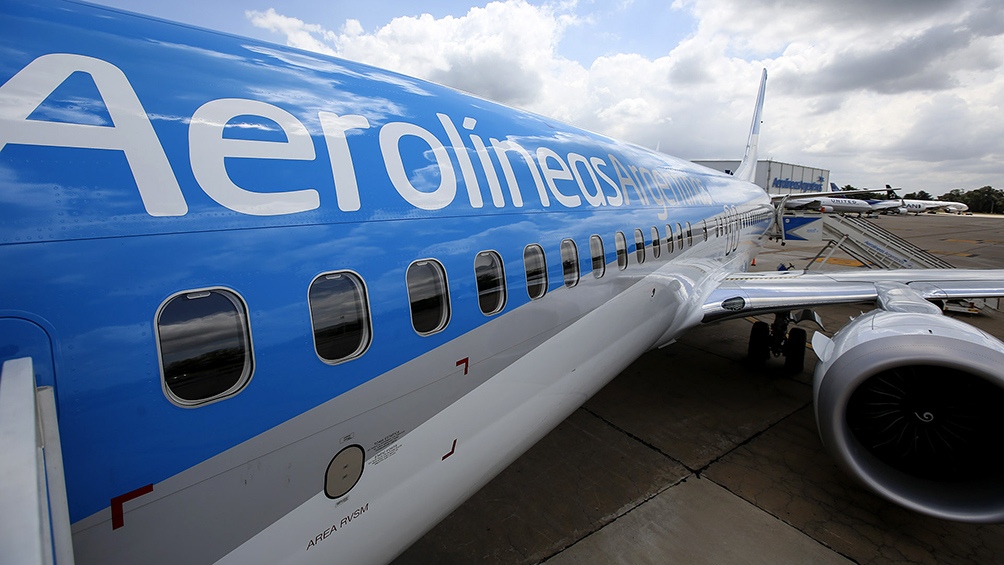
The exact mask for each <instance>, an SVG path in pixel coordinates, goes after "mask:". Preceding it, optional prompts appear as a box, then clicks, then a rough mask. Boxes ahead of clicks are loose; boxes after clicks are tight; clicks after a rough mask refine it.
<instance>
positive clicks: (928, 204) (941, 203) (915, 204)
mask: <svg viewBox="0 0 1004 565" xmlns="http://www.w3.org/2000/svg"><path fill="white" fill-rule="evenodd" d="M885 188H886V194H887V195H888V197H889V200H886V202H894V201H898V202H899V206H898V207H897V208H896V209H895V211H896V212H897V213H899V214H911V213H912V214H915V215H916V214H922V213H924V212H932V213H933V212H937V211H938V210H944V211H946V212H951V213H952V214H962V213H963V212H966V211H967V210H969V206H968V205H967V204H964V203H962V202H951V201H947V200H911V199H905V198H900V197H899V195H897V194H896V190H895V189H893V187H892V186H890V185H888V184H887V185H885Z"/></svg>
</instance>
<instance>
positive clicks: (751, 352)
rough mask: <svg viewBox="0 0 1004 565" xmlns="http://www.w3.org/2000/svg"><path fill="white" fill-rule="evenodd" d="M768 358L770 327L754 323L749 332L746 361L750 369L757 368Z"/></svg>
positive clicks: (763, 323)
mask: <svg viewBox="0 0 1004 565" xmlns="http://www.w3.org/2000/svg"><path fill="white" fill-rule="evenodd" d="M769 357H770V325H769V324H768V323H767V322H754V323H753V328H752V329H751V330H750V343H749V347H748V348H747V350H746V361H747V363H748V364H749V365H750V366H751V367H759V366H761V365H763V362H764V361H766V360H767V359H768V358H769Z"/></svg>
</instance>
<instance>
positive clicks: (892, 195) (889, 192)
mask: <svg viewBox="0 0 1004 565" xmlns="http://www.w3.org/2000/svg"><path fill="white" fill-rule="evenodd" d="M885 197H886V198H888V199H890V200H893V199H895V200H899V195H898V194H896V189H895V188H893V187H891V186H889V185H888V184H887V185H885Z"/></svg>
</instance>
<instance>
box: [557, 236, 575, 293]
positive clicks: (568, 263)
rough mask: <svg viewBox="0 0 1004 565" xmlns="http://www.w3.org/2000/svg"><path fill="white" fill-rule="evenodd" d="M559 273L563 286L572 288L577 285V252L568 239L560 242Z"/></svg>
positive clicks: (573, 244)
mask: <svg viewBox="0 0 1004 565" xmlns="http://www.w3.org/2000/svg"><path fill="white" fill-rule="evenodd" d="M561 272H562V274H563V275H564V277H565V286H567V287H568V288H572V287H573V286H575V285H577V284H579V250H578V249H577V248H576V247H575V242H574V241H572V240H570V239H563V240H561Z"/></svg>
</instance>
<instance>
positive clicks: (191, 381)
mask: <svg viewBox="0 0 1004 565" xmlns="http://www.w3.org/2000/svg"><path fill="white" fill-rule="evenodd" d="M761 219H764V218H761V217H759V215H758V216H757V217H756V218H754V217H749V218H747V217H745V216H744V217H743V220H742V221H743V223H744V224H745V222H747V221H748V222H750V223H752V222H753V221H754V220H761ZM684 225H685V226H686V227H684ZM714 229H715V234H716V235H722V234H723V233H724V231H725V230H726V229H728V228H727V227H726V226H724V225H723V224H722V223H721V222H718V221H715V228H714ZM649 231H650V236H651V242H652V243H651V246H650V249H651V253H652V257H653V258H655V259H658V258H659V257H660V256H661V254H662V246H663V242H665V245H666V251H667V252H668V253H673V252H674V251H676V250H683V249H685V248H686V247H689V246H691V245H693V243H694V234H693V231H694V230H693V228H692V226H691V224H690V222H686V223H685V224H680V223H677V224H676V229H675V230H674V229H673V227H672V226H671V225H669V224H666V232H665V233H666V237H665V239H663V238H662V237H661V235H660V233H659V229H658V228H657V227H655V226H653V227H651V228H650V230H649ZM703 234H704V240H705V241H706V240H707V239H708V225H707V222H704V223H703ZM634 244H635V261H636V262H637V263H639V264H641V263H644V262H645V259H646V248H647V247H649V246H646V244H645V232H644V231H643V230H642V229H636V230H634ZM614 247H615V249H616V260H617V268H618V269H619V270H624V269H627V267H628V257H629V254H628V247H627V238H626V236H625V235H624V233H623V232H619V231H618V232H616V233H615V234H614ZM559 254H560V258H561V272H562V277H563V281H564V284H565V286H566V287H568V288H571V287H574V286H576V285H577V284H578V283H579V277H580V273H579V252H578V248H577V246H576V244H575V241H573V240H572V239H563V240H562V241H561V244H560V246H559ZM589 254H590V260H591V267H592V273H593V277H595V278H601V277H603V276H604V274H605V273H606V268H607V264H606V253H605V251H604V245H603V238H601V237H600V236H599V235H592V236H590V237H589ZM523 268H524V271H525V274H526V291H527V295H528V296H529V297H530V299H531V300H537V299H540V298H542V297H543V296H544V295H545V294H547V290H548V278H547V258H546V257H545V255H544V249H543V248H542V247H541V246H540V245H538V244H536V243H533V244H530V245H527V246H526V248H525V249H524V250H523ZM474 276H475V281H476V286H477V294H478V306H479V308H480V310H481V312H482V313H483V314H485V315H487V316H491V315H493V314H497V313H499V312H501V311H502V310H503V309H504V308H505V304H506V296H507V294H506V284H505V268H504V266H503V261H502V257H501V256H500V255H499V254H498V253H497V252H495V251H482V252H480V253H478V254H477V255H476V256H475V258H474ZM406 280H407V288H408V302H409V305H410V310H411V323H412V326H413V327H414V329H415V332H416V333H418V334H419V335H421V336H428V335H432V334H434V333H437V332H440V331H442V330H443V329H445V328H446V326H447V324H448V323H449V320H450V292H449V285H448V282H447V276H446V269H445V268H444V267H443V265H442V264H441V263H440V262H439V261H436V260H435V259H421V260H418V261H415V262H414V263H412V264H411V265H410V266H409V267H408V270H407V273H406ZM307 298H308V302H309V310H310V321H311V325H312V329H313V336H314V349H315V350H316V352H317V356H318V357H319V358H320V359H321V360H322V361H324V362H325V363H328V364H332V365H333V364H338V363H343V362H345V361H349V360H351V359H355V358H357V357H359V356H361V355H362V354H363V353H365V352H366V350H367V349H368V348H369V345H370V342H371V341H372V337H373V331H372V327H371V325H370V324H371V322H370V319H371V317H370V311H369V298H368V296H367V292H366V285H365V283H364V282H363V279H362V278H361V277H360V276H359V275H357V274H356V273H353V272H350V271H335V272H329V273H322V274H321V275H318V276H317V277H316V278H315V279H314V280H313V281H312V282H311V283H310V287H309V288H308V290H307ZM248 320H249V317H248V311H247V306H246V305H245V303H244V300H243V299H242V298H241V297H240V296H239V295H238V294H237V293H236V292H234V291H232V290H229V289H225V288H210V289H201V290H192V291H185V292H181V293H178V294H175V295H173V296H171V297H170V298H168V299H167V300H166V301H165V302H164V304H163V305H162V306H161V307H160V310H159V311H158V313H157V323H156V327H157V343H158V347H159V351H160V358H161V368H162V371H163V386H164V390H165V394H167V396H168V398H170V399H171V400H172V401H174V402H175V403H176V404H179V405H181V406H195V405H200V404H205V403H208V402H212V401H215V400H219V399H222V398H226V397H228V396H231V395H233V394H236V393H237V392H238V391H240V390H241V389H242V388H243V387H244V385H246V384H247V382H248V381H249V380H250V379H251V374H252V373H253V371H254V353H253V347H252V343H251V328H250V324H249V321H248Z"/></svg>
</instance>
